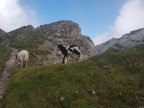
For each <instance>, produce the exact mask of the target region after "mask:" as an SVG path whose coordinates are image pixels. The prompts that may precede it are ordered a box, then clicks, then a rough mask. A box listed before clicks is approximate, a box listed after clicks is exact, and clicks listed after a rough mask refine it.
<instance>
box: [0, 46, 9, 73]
mask: <svg viewBox="0 0 144 108" xmlns="http://www.w3.org/2000/svg"><path fill="white" fill-rule="evenodd" d="M10 52H11V49H10V48H7V47H5V46H4V45H2V44H0V71H1V70H2V68H3V67H4V65H5V62H6V60H8V57H9V56H10Z"/></svg>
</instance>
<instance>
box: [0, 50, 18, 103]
mask: <svg viewBox="0 0 144 108" xmlns="http://www.w3.org/2000/svg"><path fill="white" fill-rule="evenodd" d="M16 53H17V49H14V48H12V52H11V56H10V58H9V59H8V61H7V62H6V63H5V67H4V69H3V71H2V72H1V76H0V104H1V101H2V99H3V96H4V92H5V90H6V86H7V82H8V80H9V78H10V75H11V74H10V70H11V69H12V68H14V67H15V55H16Z"/></svg>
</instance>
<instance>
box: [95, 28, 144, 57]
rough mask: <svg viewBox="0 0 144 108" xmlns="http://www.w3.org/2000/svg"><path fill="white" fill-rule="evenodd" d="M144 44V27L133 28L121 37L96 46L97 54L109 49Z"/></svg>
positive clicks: (120, 48)
mask: <svg viewBox="0 0 144 108" xmlns="http://www.w3.org/2000/svg"><path fill="white" fill-rule="evenodd" d="M140 44H144V28H141V29H137V30H133V31H131V32H130V33H127V34H125V35H123V36H122V37H120V38H112V39H110V40H108V41H107V42H105V43H102V44H100V45H97V46H96V47H95V55H100V54H102V53H104V52H106V51H107V50H108V49H110V48H113V49H117V50H122V49H126V48H131V47H134V46H137V45H140Z"/></svg>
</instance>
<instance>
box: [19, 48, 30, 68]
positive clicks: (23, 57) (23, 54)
mask: <svg viewBox="0 0 144 108" xmlns="http://www.w3.org/2000/svg"><path fill="white" fill-rule="evenodd" d="M28 60H29V53H28V51H27V50H21V51H20V52H18V53H17V55H16V61H17V63H18V65H19V66H21V67H23V66H24V65H25V67H27V64H28Z"/></svg>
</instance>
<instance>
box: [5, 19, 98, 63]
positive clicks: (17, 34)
mask: <svg viewBox="0 0 144 108" xmlns="http://www.w3.org/2000/svg"><path fill="white" fill-rule="evenodd" d="M2 37H3V42H4V43H5V44H7V45H8V46H10V47H14V48H17V49H18V50H20V49H27V50H28V51H29V52H30V55H31V60H33V61H31V64H32V65H47V64H56V63H61V61H62V55H61V54H58V53H57V44H64V45H66V46H67V45H71V44H74V45H79V46H80V47H81V50H82V53H83V58H84V59H85V58H87V57H90V56H92V55H93V54H94V48H95V45H94V43H93V42H92V41H91V39H90V38H89V37H88V36H84V35H82V34H81V28H80V27H79V25H78V24H77V23H75V22H72V21H69V20H61V21H58V22H54V23H50V24H45V25H41V26H39V27H37V28H33V26H32V25H28V26H23V27H21V28H18V29H16V30H13V31H11V32H9V33H6V34H4V35H3V36H2ZM72 58H73V59H72ZM69 60H70V61H75V60H77V57H76V56H71V57H70V59H69Z"/></svg>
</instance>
